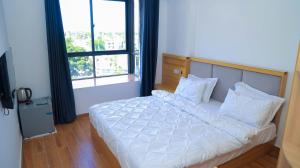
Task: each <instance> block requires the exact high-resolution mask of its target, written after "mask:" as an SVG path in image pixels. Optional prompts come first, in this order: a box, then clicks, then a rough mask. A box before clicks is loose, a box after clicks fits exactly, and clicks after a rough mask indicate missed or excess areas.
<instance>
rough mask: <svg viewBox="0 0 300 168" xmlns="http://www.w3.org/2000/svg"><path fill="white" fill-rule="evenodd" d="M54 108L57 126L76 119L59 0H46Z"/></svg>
mask: <svg viewBox="0 0 300 168" xmlns="http://www.w3.org/2000/svg"><path fill="white" fill-rule="evenodd" d="M45 11H46V26H47V41H48V55H49V70H50V82H51V94H52V106H53V113H54V120H55V123H56V124H62V123H68V122H72V121H74V119H75V118H76V113H75V101H74V93H73V88H72V81H71V77H70V71H69V63H68V57H67V51H66V50H67V49H66V44H65V37H64V30H63V24H62V17H61V12H60V5H59V0H45Z"/></svg>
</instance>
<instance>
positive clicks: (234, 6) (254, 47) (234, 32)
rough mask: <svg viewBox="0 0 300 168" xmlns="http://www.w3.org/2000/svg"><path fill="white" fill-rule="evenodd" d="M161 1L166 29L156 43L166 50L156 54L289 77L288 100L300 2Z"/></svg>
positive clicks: (299, 35) (299, 37)
mask: <svg viewBox="0 0 300 168" xmlns="http://www.w3.org/2000/svg"><path fill="white" fill-rule="evenodd" d="M165 1H167V2H166V3H167V5H166V6H167V7H166V8H167V9H166V11H167V12H162V13H161V15H166V16H161V18H165V19H164V20H161V22H163V23H165V22H166V23H167V24H164V25H165V26H162V27H161V29H160V32H165V33H166V35H165V36H166V39H160V42H161V43H163V42H165V43H166V44H165V45H160V49H159V51H164V52H169V53H175V54H181V55H188V56H195V57H204V58H209V59H215V60H223V61H227V62H233V63H239V64H246V65H251V66H258V67H263V68H270V69H276V70H282V71H288V72H289V82H288V87H287V94H286V99H288V95H289V91H290V88H291V87H290V85H291V79H292V76H293V70H294V66H295V59H296V54H297V46H298V41H299V40H300V1H299V0H263V1H261V0H251V1H240V0H227V1H222V0H185V1H182V0H165ZM157 74H161V69H158V72H157ZM158 82H159V81H158ZM286 104H287V103H286ZM286 107H287V106H285V108H284V112H283V114H282V117H281V123H280V130H279V139H278V140H277V143H276V144H277V145H278V146H279V145H280V142H281V137H282V132H283V128H284V121H285V116H286V110H287V109H286Z"/></svg>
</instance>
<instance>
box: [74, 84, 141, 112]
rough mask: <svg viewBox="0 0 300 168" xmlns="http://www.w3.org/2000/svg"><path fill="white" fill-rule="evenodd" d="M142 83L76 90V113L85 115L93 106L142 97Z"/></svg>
mask: <svg viewBox="0 0 300 168" xmlns="http://www.w3.org/2000/svg"><path fill="white" fill-rule="evenodd" d="M139 88H140V82H139V81H133V82H128V83H120V84H113V85H104V86H96V87H89V88H80V89H75V90H74V96H75V102H76V113H77V115H78V114H84V113H87V112H88V109H89V107H91V106H92V105H95V104H98V103H102V102H107V101H113V100H119V99H128V98H132V97H137V96H139V95H140V90H139Z"/></svg>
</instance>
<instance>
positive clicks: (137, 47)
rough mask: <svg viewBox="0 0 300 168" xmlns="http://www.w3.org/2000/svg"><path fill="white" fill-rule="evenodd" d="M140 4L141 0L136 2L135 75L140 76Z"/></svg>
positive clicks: (135, 0)
mask: <svg viewBox="0 0 300 168" xmlns="http://www.w3.org/2000/svg"><path fill="white" fill-rule="evenodd" d="M139 9H140V4H139V0H134V60H135V70H134V73H135V75H137V76H140V64H141V63H140V10H139Z"/></svg>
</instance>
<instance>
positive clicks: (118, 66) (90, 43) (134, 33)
mask: <svg viewBox="0 0 300 168" xmlns="http://www.w3.org/2000/svg"><path fill="white" fill-rule="evenodd" d="M138 5H139V4H138V0H60V6H61V13H62V19H63V25H64V31H65V42H66V48H67V53H68V57H69V65H70V73H71V77H72V80H78V79H88V78H97V77H107V76H116V75H125V74H134V73H135V74H139V67H140V65H139V64H140V63H139V62H140V61H139V55H140V54H139V52H140V49H139V13H138V11H139V6H138Z"/></svg>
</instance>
